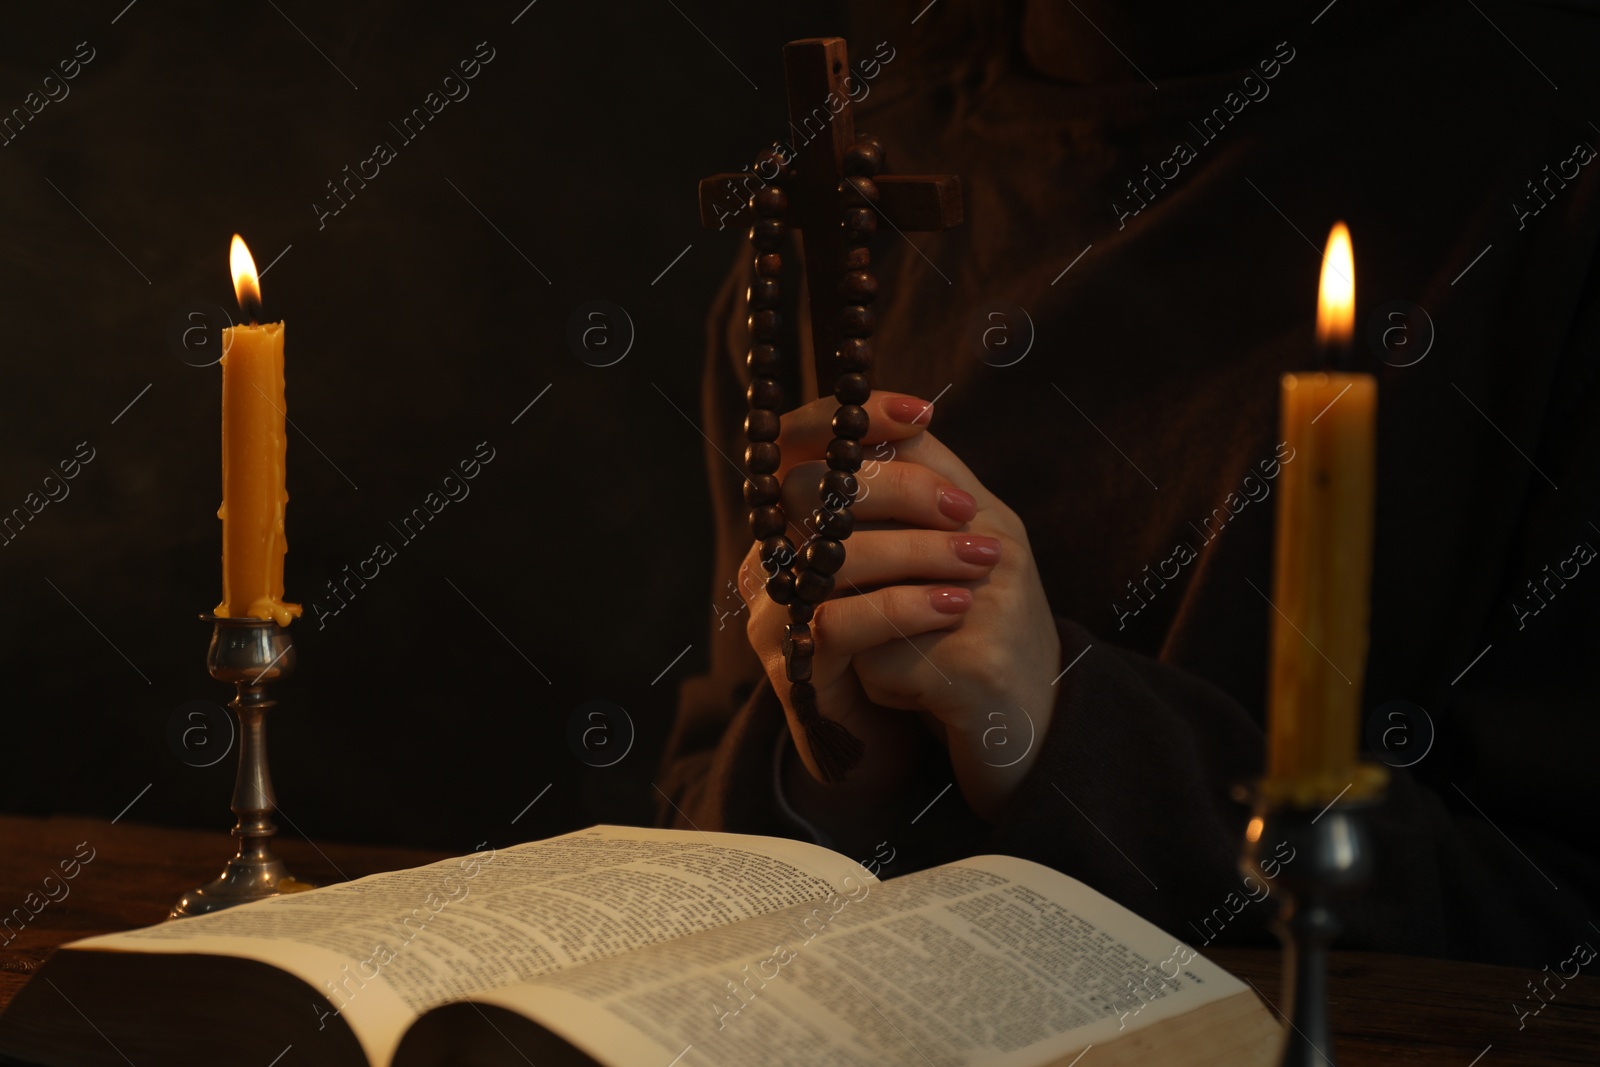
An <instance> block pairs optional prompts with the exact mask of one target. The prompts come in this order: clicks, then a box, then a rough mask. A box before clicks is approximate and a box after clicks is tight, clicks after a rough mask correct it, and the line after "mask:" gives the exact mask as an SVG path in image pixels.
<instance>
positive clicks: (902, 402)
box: [746, 391, 933, 477]
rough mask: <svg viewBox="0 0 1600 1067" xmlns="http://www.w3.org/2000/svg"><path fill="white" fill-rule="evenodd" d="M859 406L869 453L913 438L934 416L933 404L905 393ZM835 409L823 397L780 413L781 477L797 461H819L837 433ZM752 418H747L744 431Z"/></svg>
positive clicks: (872, 399)
mask: <svg viewBox="0 0 1600 1067" xmlns="http://www.w3.org/2000/svg"><path fill="white" fill-rule="evenodd" d="M861 407H862V410H864V411H865V412H866V413H867V433H866V435H865V436H863V437H861V438H860V442H861V444H862V446H863V448H864V450H865V451H866V454H867V455H869V456H870V455H871V454H872V447H871V446H874V445H877V444H881V443H883V442H885V441H888V442H895V441H903V440H906V439H907V438H911V437H915V436H917V435H918V434H920V433H922V432H923V431H924V430H925V429H926V428H927V425H928V422H929V420H930V419H932V418H933V405H932V404H930V403H928V402H927V401H926V400H920V399H918V398H917V397H914V396H907V395H905V394H904V393H886V392H881V391H880V392H874V393H873V394H872V395H871V396H869V397H868V398H867V402H866V403H865V404H863V405H861ZM838 411H839V402H838V401H837V400H835V399H834V398H833V397H831V396H825V397H821V398H819V399H817V400H813V401H812V402H811V403H809V404H804V405H802V406H800V407H798V408H795V409H794V410H793V411H790V412H787V413H786V414H785V415H784V416H783V418H782V426H781V428H780V430H779V432H778V438H777V441H778V448H779V451H780V453H781V456H782V463H783V466H782V467H780V468H779V471H778V473H779V476H780V477H781V476H782V475H783V473H784V472H785V471H787V470H788V469H789V468H790V467H792V466H794V465H795V464H796V463H803V462H806V461H808V460H820V459H822V458H823V456H825V455H826V454H827V451H828V442H830V441H832V440H833V439H834V438H835V437H836V436H838V434H836V433H835V431H834V428H833V421H834V416H835V415H836V414H837V412H838ZM755 418H756V417H755V416H752V417H751V419H750V420H748V421H747V423H746V429H747V430H748V429H750V428H751V427H752V426H753V423H754V420H755Z"/></svg>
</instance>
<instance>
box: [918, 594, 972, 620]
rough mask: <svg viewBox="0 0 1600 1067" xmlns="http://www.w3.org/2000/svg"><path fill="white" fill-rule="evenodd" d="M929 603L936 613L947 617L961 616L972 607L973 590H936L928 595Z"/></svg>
mask: <svg viewBox="0 0 1600 1067" xmlns="http://www.w3.org/2000/svg"><path fill="white" fill-rule="evenodd" d="M928 603H930V604H932V605H933V610H934V611H939V612H943V613H944V614H946V615H960V614H961V613H962V612H964V611H966V610H967V609H968V608H970V607H972V590H970V589H960V588H941V589H935V590H934V591H933V592H931V593H929V594H928Z"/></svg>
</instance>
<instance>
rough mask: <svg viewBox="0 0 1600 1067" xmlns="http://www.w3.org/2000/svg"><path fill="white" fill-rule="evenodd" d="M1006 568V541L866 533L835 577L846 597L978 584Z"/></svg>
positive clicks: (973, 536) (907, 531)
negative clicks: (925, 585) (880, 589)
mask: <svg viewBox="0 0 1600 1067" xmlns="http://www.w3.org/2000/svg"><path fill="white" fill-rule="evenodd" d="M999 562H1000V539H999V538H997V537H987V536H984V535H981V534H969V533H943V532H941V531H937V530H914V529H903V530H860V531H857V533H856V534H855V536H853V537H851V538H850V541H849V544H848V549H847V551H846V552H845V559H844V566H843V567H841V568H840V569H839V571H838V573H837V574H836V575H835V583H836V584H835V588H836V589H838V590H839V592H841V593H850V592H855V591H856V590H859V589H862V588H872V587H877V586H885V585H902V584H905V583H907V582H917V581H927V582H963V581H976V580H977V579H979V578H982V577H984V576H986V575H987V574H989V572H990V571H992V570H993V569H994V566H995V564H997V563H999Z"/></svg>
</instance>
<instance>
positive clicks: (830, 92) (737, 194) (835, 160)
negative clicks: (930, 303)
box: [700, 37, 961, 396]
mask: <svg viewBox="0 0 1600 1067" xmlns="http://www.w3.org/2000/svg"><path fill="white" fill-rule="evenodd" d="M783 69H784V80H785V81H786V82H787V88H788V96H789V130H790V134H791V135H792V137H793V138H794V140H793V141H791V142H790V145H791V147H793V148H795V149H796V157H795V160H794V167H795V175H794V177H793V178H792V179H789V180H786V181H785V182H784V192H785V193H786V194H788V201H789V209H788V213H787V214H786V215H785V217H784V221H785V222H786V223H787V224H788V226H789V228H790V230H791V231H793V232H794V233H795V235H796V236H797V237H800V236H801V235H803V240H804V246H803V251H804V259H805V269H806V289H807V292H808V295H809V297H810V305H811V307H810V317H811V347H812V352H813V360H812V371H813V372H814V376H815V380H816V383H817V395H818V396H827V395H829V394H830V393H832V392H833V378H834V374H833V371H832V369H831V368H830V365H829V360H827V359H826V358H825V356H826V355H828V354H831V353H832V352H833V351H834V350H835V349H836V348H837V347H838V346H839V342H840V340H841V334H840V330H839V316H838V310H839V307H840V306H841V298H840V296H839V282H840V279H841V278H842V277H843V275H844V250H845V244H844V237H843V233H842V231H841V229H840V218H841V215H842V211H843V209H844V207H845V206H846V204H845V202H844V201H843V199H841V196H840V193H839V182H840V180H841V179H842V178H843V176H844V166H843V164H844V154H845V150H846V149H848V148H849V147H850V146H851V145H852V144H854V143H855V139H856V123H855V114H854V111H853V105H852V100H851V93H850V92H849V86H850V84H851V78H852V74H851V71H850V57H849V54H848V49H847V47H846V45H845V41H844V38H842V37H808V38H806V39H804V40H800V41H790V42H789V43H788V44H787V45H785V46H784V49H783ZM856 77H857V78H859V75H857V76H856ZM802 139H803V143H796V142H801V141H802ZM873 182H874V183H876V185H877V187H878V205H877V210H878V212H879V215H880V217H881V218H882V219H883V220H884V221H887V222H888V223H889V227H888V228H890V229H893V230H898V231H899V232H900V233H901V234H906V233H912V232H916V231H930V230H933V231H937V230H948V229H950V228H951V227H953V226H959V225H960V224H961V179H960V178H958V177H956V176H955V175H954V174H939V175H908V174H880V175H878V176H877V177H876V178H874V179H873ZM764 184H766V182H764V181H763V180H762V178H761V176H760V175H758V174H756V173H754V172H753V171H749V170H746V171H742V172H740V173H738V174H716V175H713V176H712V177H710V178H705V179H703V180H702V181H701V182H700V223H701V225H702V226H705V227H706V228H707V229H712V230H720V229H726V228H728V227H743V226H748V225H749V224H750V222H751V221H752V218H753V217H752V216H751V214H750V206H749V199H750V197H751V195H753V194H754V193H755V192H756V191H757V190H759V189H760V188H761V187H762V186H763V185H764ZM851 193H852V195H859V194H855V193H854V191H853V190H852V191H851ZM817 354H821V355H820V356H819V355H817Z"/></svg>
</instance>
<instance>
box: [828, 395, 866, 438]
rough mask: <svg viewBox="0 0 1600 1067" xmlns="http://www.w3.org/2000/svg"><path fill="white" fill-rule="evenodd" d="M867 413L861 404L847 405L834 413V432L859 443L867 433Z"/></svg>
mask: <svg viewBox="0 0 1600 1067" xmlns="http://www.w3.org/2000/svg"><path fill="white" fill-rule="evenodd" d="M867 421H868V420H867V411H866V409H865V408H863V407H862V406H861V405H859V404H845V405H843V406H842V407H840V408H839V410H838V411H836V412H834V413H833V432H834V433H836V434H838V435H839V436H840V437H848V438H850V439H851V440H852V441H859V440H860V439H861V438H862V437H864V436H866V433H867Z"/></svg>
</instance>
